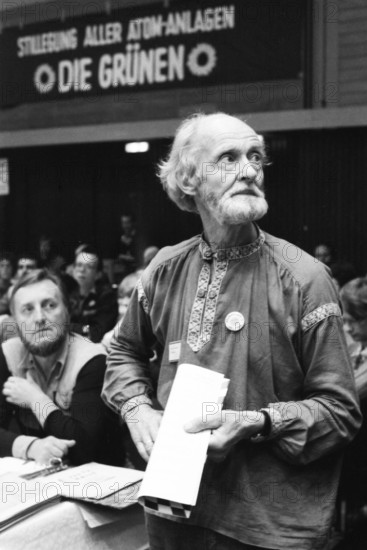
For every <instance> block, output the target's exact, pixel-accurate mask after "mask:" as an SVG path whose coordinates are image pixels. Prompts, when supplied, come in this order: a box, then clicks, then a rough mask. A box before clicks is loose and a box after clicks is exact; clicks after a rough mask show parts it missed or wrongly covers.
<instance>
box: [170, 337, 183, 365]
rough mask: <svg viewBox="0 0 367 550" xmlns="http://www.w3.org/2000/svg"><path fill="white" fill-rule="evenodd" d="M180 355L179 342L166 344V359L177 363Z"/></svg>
mask: <svg viewBox="0 0 367 550" xmlns="http://www.w3.org/2000/svg"><path fill="white" fill-rule="evenodd" d="M180 355H181V342H170V343H169V344H168V361H169V362H170V363H177V362H178V360H179V359H180Z"/></svg>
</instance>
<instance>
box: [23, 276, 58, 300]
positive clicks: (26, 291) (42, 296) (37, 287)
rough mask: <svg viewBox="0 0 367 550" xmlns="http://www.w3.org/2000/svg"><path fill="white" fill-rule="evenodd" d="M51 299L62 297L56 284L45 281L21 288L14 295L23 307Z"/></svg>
mask: <svg viewBox="0 0 367 550" xmlns="http://www.w3.org/2000/svg"><path fill="white" fill-rule="evenodd" d="M51 297H52V298H57V297H61V292H60V289H59V288H58V286H57V285H55V283H54V282H52V281H50V280H45V281H39V282H37V283H33V284H31V285H27V286H22V287H21V288H19V289H18V290H17V292H16V293H15V295H14V301H15V302H17V303H18V304H20V305H21V304H23V303H27V302H29V301H33V300H40V301H42V300H46V299H48V298H51Z"/></svg>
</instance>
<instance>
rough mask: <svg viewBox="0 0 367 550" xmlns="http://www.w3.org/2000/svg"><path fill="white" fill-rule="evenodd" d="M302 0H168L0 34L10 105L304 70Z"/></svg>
mask: <svg viewBox="0 0 367 550" xmlns="http://www.w3.org/2000/svg"><path fill="white" fill-rule="evenodd" d="M302 5H303V3H295V2H291V1H289V0H276V1H274V0H263V1H262V2H258V1H257V0H246V1H241V0H233V1H230V2H228V3H226V4H223V3H221V4H219V3H218V2H216V1H215V0H213V1H212V2H205V3H204V2H199V3H196V4H195V5H194V4H192V3H187V2H186V3H180V5H179V6H178V5H177V6H174V5H172V6H171V7H170V8H165V7H164V6H163V4H162V3H159V4H150V5H149V6H144V7H139V8H131V7H130V8H125V9H120V10H114V11H112V12H111V13H110V14H106V13H103V14H99V15H88V16H85V17H79V18H73V19H72V18H70V19H66V20H65V21H63V22H61V21H51V22H43V23H39V24H33V25H28V26H24V27H23V28H22V29H20V28H8V29H5V30H4V31H3V33H2V34H1V35H0V49H1V50H0V51H1V52H2V53H1V58H0V85H1V90H0V91H1V105H2V106H6V105H14V104H17V103H28V102H33V101H46V100H49V99H53V100H54V99H62V98H71V97H81V96H95V95H101V94H107V93H123V92H124V91H129V92H130V93H131V92H132V91H139V90H158V89H167V88H182V87H192V88H194V87H198V86H208V85H213V84H221V83H226V84H229V83H237V82H258V81H264V80H284V79H297V78H299V77H300V72H301V71H302V35H303V27H304V18H305V15H304V8H303V6H302Z"/></svg>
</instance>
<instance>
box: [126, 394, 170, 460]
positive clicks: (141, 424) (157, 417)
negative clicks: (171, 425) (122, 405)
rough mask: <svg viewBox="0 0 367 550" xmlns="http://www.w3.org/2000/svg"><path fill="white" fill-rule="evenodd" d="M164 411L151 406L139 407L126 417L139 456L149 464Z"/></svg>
mask: <svg viewBox="0 0 367 550" xmlns="http://www.w3.org/2000/svg"><path fill="white" fill-rule="evenodd" d="M162 414H163V411H157V410H155V409H152V407H151V406H150V405H146V404H142V405H138V406H137V407H135V408H134V409H132V410H131V412H128V413H127V414H126V415H125V422H126V425H127V427H128V428H129V430H130V434H131V438H132V440H133V442H134V443H135V446H136V448H137V450H138V451H139V454H140V455H141V456H142V458H143V459H144V460H145V461H147V462H148V460H149V457H150V453H151V452H152V448H153V445H154V442H155V440H156V437H157V433H158V429H159V426H160V424H161V420H162Z"/></svg>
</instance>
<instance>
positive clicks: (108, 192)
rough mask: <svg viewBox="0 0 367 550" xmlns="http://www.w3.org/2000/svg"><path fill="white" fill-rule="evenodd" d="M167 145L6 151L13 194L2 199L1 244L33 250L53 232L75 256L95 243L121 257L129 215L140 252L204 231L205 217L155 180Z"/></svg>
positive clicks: (66, 252) (67, 252)
mask: <svg viewBox="0 0 367 550" xmlns="http://www.w3.org/2000/svg"><path fill="white" fill-rule="evenodd" d="M168 146H169V142H168V141H164V140H163V141H157V142H154V143H152V144H151V149H150V151H149V153H147V154H133V155H131V154H130V155H127V154H126V153H125V152H124V144H122V143H115V142H114V143H107V144H106V143H104V144H97V145H80V146H64V147H42V148H27V149H19V150H8V151H3V152H2V156H3V157H7V158H8V159H9V171H10V190H11V192H10V195H9V196H7V197H0V212H1V211H2V212H3V216H2V218H1V221H0V223H1V228H2V231H1V239H2V240H1V246H2V247H3V248H10V249H12V250H27V249H30V248H31V249H33V248H34V247H35V245H36V243H37V240H38V238H39V236H40V235H41V234H42V233H47V234H49V235H51V237H53V238H54V239H55V240H56V241H57V243H58V244H59V246H60V248H61V251H62V252H63V254H64V255H66V256H67V257H69V258H71V257H72V253H73V250H74V249H75V246H76V245H77V244H78V242H92V243H93V244H95V245H96V246H98V248H99V249H100V250H101V251H102V253H103V256H104V257H114V256H115V254H116V247H117V241H118V238H119V235H120V215H121V213H122V212H131V213H132V214H133V215H134V216H135V218H136V223H137V228H138V246H139V249H140V251H141V250H142V249H143V248H144V247H145V246H149V245H152V244H155V245H157V246H163V245H165V244H173V243H175V242H178V241H180V240H182V239H184V238H187V237H189V236H191V235H193V234H194V233H195V232H198V231H200V223H199V219H198V218H197V217H192V219H191V216H189V215H188V214H184V213H180V212H179V211H178V210H177V208H176V207H175V206H174V205H173V204H172V203H171V202H170V201H169V200H168V199H167V198H166V196H165V194H164V192H163V190H162V189H161V186H160V184H159V182H158V179H157V177H156V175H155V172H156V163H157V162H158V160H159V159H160V158H162V157H163V156H165V155H166V153H167V150H168Z"/></svg>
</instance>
